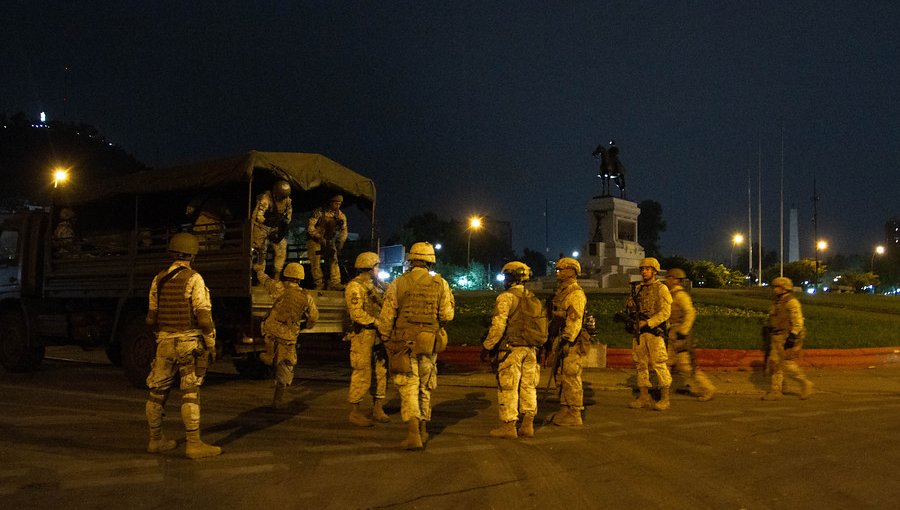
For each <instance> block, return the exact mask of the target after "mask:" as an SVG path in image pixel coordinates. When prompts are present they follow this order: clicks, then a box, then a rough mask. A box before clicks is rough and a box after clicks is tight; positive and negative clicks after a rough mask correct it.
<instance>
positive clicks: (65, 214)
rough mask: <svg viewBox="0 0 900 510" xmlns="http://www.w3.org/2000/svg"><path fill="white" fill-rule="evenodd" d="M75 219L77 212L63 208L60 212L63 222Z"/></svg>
mask: <svg viewBox="0 0 900 510" xmlns="http://www.w3.org/2000/svg"><path fill="white" fill-rule="evenodd" d="M74 217H75V211H73V210H72V209H71V208H69V207H63V208H62V209H60V210H59V219H61V220H63V221H67V220H71V219H72V218H74Z"/></svg>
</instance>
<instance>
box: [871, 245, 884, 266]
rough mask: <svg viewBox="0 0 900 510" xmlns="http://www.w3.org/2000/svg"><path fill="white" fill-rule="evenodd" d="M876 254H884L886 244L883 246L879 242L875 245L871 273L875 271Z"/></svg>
mask: <svg viewBox="0 0 900 510" xmlns="http://www.w3.org/2000/svg"><path fill="white" fill-rule="evenodd" d="M875 255H884V246H881V245H880V244H879V245H878V246H876V247H875V251H874V252H872V266H871V268H870V269H869V272H871V273H874V272H875Z"/></svg>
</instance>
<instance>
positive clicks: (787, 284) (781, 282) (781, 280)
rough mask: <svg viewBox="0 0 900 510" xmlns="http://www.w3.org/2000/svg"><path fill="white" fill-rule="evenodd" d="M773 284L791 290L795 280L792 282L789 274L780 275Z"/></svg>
mask: <svg viewBox="0 0 900 510" xmlns="http://www.w3.org/2000/svg"><path fill="white" fill-rule="evenodd" d="M772 286H773V287H781V288H783V289H787V290H791V289H793V288H794V282H792V281H791V279H790V278H788V277H787V276H778V277H776V278H775V279H774V280H772Z"/></svg>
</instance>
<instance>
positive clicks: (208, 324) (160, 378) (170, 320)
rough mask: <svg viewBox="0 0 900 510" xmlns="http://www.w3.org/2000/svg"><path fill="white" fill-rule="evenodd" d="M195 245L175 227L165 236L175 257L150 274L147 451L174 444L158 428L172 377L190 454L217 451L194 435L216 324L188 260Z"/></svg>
mask: <svg viewBox="0 0 900 510" xmlns="http://www.w3.org/2000/svg"><path fill="white" fill-rule="evenodd" d="M199 250H200V244H199V242H198V241H197V238H196V237H194V236H193V235H191V234H188V233H183V232H182V233H178V234H175V235H173V236H172V238H171V239H170V240H169V252H170V253H171V254H172V255H173V257H174V258H175V261H174V262H173V263H172V265H171V266H169V268H168V269H166V270H165V271H162V272H160V273H159V274H158V275H156V277H155V278H153V282H152V283H151V284H150V296H149V300H150V305H149V309H148V312H147V324H148V325H149V326H153V327H154V328H155V329H156V357H155V359H154V360H153V364H152V366H151V367H150V375H149V376H147V386H148V387H149V388H150V398H149V399H148V400H147V404H146V406H145V411H146V415H147V422H148V424H149V425H150V443H149V444H148V446H147V451H148V452H150V453H159V452H163V451H166V450H171V449H173V448H175V441H173V440H170V439H166V438H165V437H164V436H163V434H162V420H163V414H164V408H165V405H166V400H167V399H168V398H169V391H170V390H171V389H172V386H174V384H175V381H176V380H177V381H178V382H179V388H180V389H181V419H182V421H183V422H184V428H185V433H186V436H187V444H186V446H185V454H186V455H187V457H188V458H191V459H200V458H203V457H212V456H215V455H219V454H220V453H222V449H221V448H219V447H218V446H210V445H208V444H206V443H204V442H203V441H202V440H201V439H200V385H201V384H203V378H204V376H205V375H206V369H207V368H208V366H209V364H210V363H212V362H213V361H214V360H215V353H216V329H215V324H214V323H213V319H212V303H211V301H210V298H209V289H207V288H206V283H205V282H204V281H203V277H202V276H200V273H198V272H196V271H194V270H193V269H191V261H192V260H193V259H194V256H195V255H197V252H198V251H199Z"/></svg>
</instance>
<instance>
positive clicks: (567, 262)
mask: <svg viewBox="0 0 900 510" xmlns="http://www.w3.org/2000/svg"><path fill="white" fill-rule="evenodd" d="M556 269H557V270H562V269H574V270H575V274H576V275H580V274H581V264H580V263H579V262H578V261H577V260H575V259H573V258H571V257H563V258H561V259H559V260H557V261H556Z"/></svg>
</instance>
